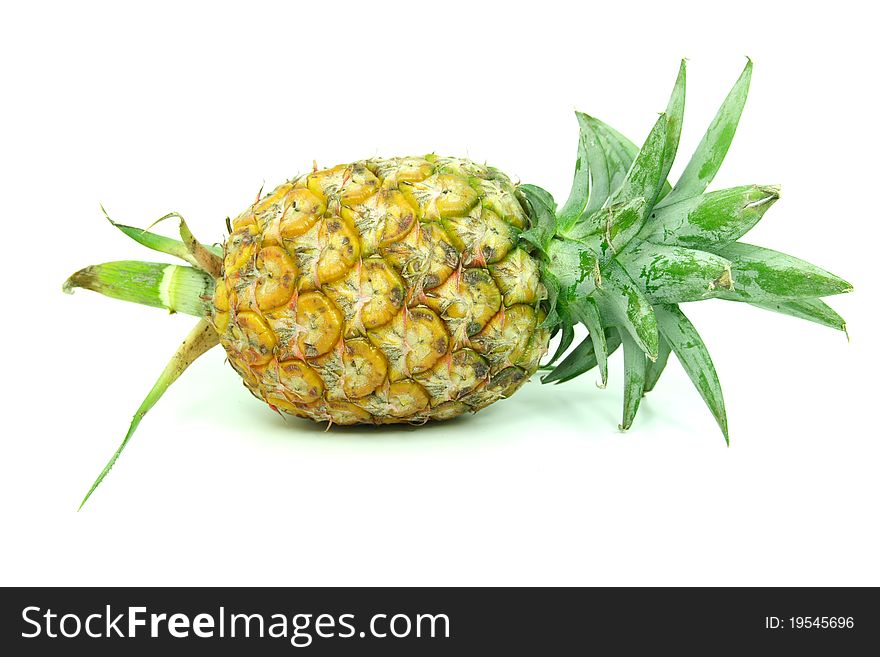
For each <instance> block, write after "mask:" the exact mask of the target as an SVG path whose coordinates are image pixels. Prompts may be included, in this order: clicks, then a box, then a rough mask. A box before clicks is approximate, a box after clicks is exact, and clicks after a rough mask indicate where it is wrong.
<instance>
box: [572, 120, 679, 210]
mask: <svg viewBox="0 0 880 657" xmlns="http://www.w3.org/2000/svg"><path fill="white" fill-rule="evenodd" d="M590 125H591V126H592V128H593V130H594V131H595V132H596V134H597V135H599V142H600V144H601V145H602V147H603V149H605V150H607V151H608V152H609V153H611V154H612V156H609V157H613V158H614V162H615V163H616V166H617V167H618V169H616V171H619V174H618V175H617V180H618V184H617V187H614V188H612V191H616V189H618V188H619V187H620V183H622V182H623V179H624V178H625V177H626V174H627V172H628V171H629V169H630V167H631V166H632V163H633V160H635V159H636V155H638V154H639V147H638V146H636V145H635V144H634V143H633V142H632V141H630V140H629V139H628V138H626V137H625V136H624V135H622V134H620V133H619V132H618V131H617V130H615V129H614V128H612V127H611V126H610V125H608V124H607V123H605V122H603V121H600V120H599V119H595V118H592V117H591V118H590ZM671 190H672V186H671V185H670V184H669V181H668V180H667V181H665V182H664V183H663V187H662V189H661V190H660V195H659V196H658V198H663V197H665V196H666V194H668V193H669V192H670V191H671ZM590 206H592V202H591V203H590ZM598 207H601V206H596V208H594V209H598ZM589 209H590V208H589V207H588V211H589Z"/></svg>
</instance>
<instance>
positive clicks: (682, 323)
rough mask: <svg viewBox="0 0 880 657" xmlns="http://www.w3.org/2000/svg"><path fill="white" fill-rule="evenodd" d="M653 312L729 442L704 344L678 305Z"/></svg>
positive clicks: (721, 402)
mask: <svg viewBox="0 0 880 657" xmlns="http://www.w3.org/2000/svg"><path fill="white" fill-rule="evenodd" d="M655 311H656V313H657V322H658V325H659V327H660V333H661V335H662V336H663V339H664V340H666V341H667V342H669V346H670V347H671V348H672V351H674V352H675V355H676V357H678V360H679V362H680V363H681V365H682V367H683V368H684V371H685V372H687V375H688V376H689V377H690V379H691V382H693V384H694V386H695V387H696V388H697V391H698V392H699V393H700V396H701V397H702V398H703V401H705V402H706V406H708V407H709V410H710V411H711V413H712V415H713V417H714V418H715V421H716V422H718V426H719V427H720V428H721V433H722V434H724V440H725V441H727V442H728V443H730V436H729V433H728V430H727V411H726V410H725V408H724V395H723V394H722V393H721V384H720V383H719V381H718V375H717V374H716V372H715V366H714V365H713V364H712V358H711V357H710V356H709V351H708V350H707V349H706V345H705V344H703V340H702V338H700V335H699V333H697V330H696V329H695V328H694V325H693V324H691V322H690V320H689V319H688V318H687V317H685V315H684V313H683V312H681V310H680V309H679V308H678V307H677V306H672V305H659V306H657V307H656V308H655Z"/></svg>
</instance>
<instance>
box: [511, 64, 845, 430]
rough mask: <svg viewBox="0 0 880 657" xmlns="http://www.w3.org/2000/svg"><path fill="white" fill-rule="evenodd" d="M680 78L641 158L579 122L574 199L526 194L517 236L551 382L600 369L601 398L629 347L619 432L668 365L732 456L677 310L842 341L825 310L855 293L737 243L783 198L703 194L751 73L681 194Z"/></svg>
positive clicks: (712, 383)
mask: <svg viewBox="0 0 880 657" xmlns="http://www.w3.org/2000/svg"><path fill="white" fill-rule="evenodd" d="M685 68H686V66H685V62H684V61H682V63H681V67H680V69H679V73H678V78H677V79H676V82H675V86H674V88H673V90H672V96H671V98H670V99H669V104H668V106H667V108H666V111H665V112H664V113H663V114H661V115H660V117H659V118H658V119H657V122H656V123H655V124H654V127H653V128H652V129H651V132H650V133H649V134H648V137H647V139H646V140H645V142H644V144H643V145H642V147H641V149H639V148H637V147H636V146H635V145H634V144H633V143H632V142H631V141H629V140H628V139H627V138H626V137H624V136H623V135H621V134H620V133H619V132H617V131H616V130H614V129H613V128H611V127H610V126H608V125H606V124H605V123H603V122H602V121H599V120H598V119H595V118H593V117H591V116H588V115H586V114H583V113H580V112H577V113H576V116H577V120H578V124H579V126H580V140H579V142H578V152H577V161H576V163H575V174H574V181H573V183H572V189H571V193H570V195H569V198H568V200H567V201H566V203H565V205H563V206H562V207H561V208H557V206H556V203H555V202H554V200H553V198H552V196H551V195H550V194H549V193H548V192H546V191H545V190H543V189H541V188H540V187H537V186H534V185H522V186H521V187H520V188H519V193H520V194H521V197H522V200H524V201H525V202H526V203H527V204H528V206H529V207H530V209H531V213H530V217H531V225H530V226H529V228H528V230H526V231H525V232H524V233H522V235H521V237H522V239H523V240H526V241H527V242H529V243H530V244H531V245H532V246H533V247H534V250H535V255H536V256H537V257H538V258H539V259H540V260H541V261H542V263H543V265H544V266H543V273H542V280H543V282H544V285H545V286H546V288H547V291H548V297H549V298H548V303H549V312H548V316H547V319H546V322H545V325H546V326H549V327H552V328H553V329H554V333H556V332H558V333H559V334H560V342H559V346H558V348H557V350H556V353H555V354H554V356H553V357H552V358H551V360H550V362H549V363H548V365H547V366H545V368H544V369H545V370H549V371H548V373H547V374H546V375H545V376H544V377H543V379H542V380H543V382H544V383H562V382H563V381H568V380H570V379H572V378H574V377H576V376H579V375H581V374H584V373H585V372H588V371H590V370H592V369H593V368H595V367H598V368H599V372H600V376H601V380H602V385H603V386H604V385H605V384H606V383H607V379H608V356H609V355H610V354H611V353H613V352H614V351H615V350H616V349H617V348H618V347H620V346H622V347H623V358H624V399H623V421H622V422H621V425H620V428H621V429H622V430H623V429H628V428H629V427H630V425H631V424H632V422H633V419H634V418H635V415H636V412H637V411H638V408H639V403H640V400H641V398H642V396H643V394H644V393H645V392H648V391H650V390H651V389H652V388H653V387H654V386H655V385H656V383H657V380H658V379H659V378H660V375H661V374H662V373H663V370H664V368H665V367H666V363H667V360H668V358H669V354H670V353H671V352H674V353H675V355H676V356H677V357H678V359H679V361H680V362H681V364H682V366H683V367H684V370H685V371H686V372H687V374H688V376H689V377H690V379H691V380H692V381H693V383H694V385H695V386H696V388H697V390H698V391H699V393H700V395H701V396H702V397H703V400H704V401H705V402H706V405H707V406H708V407H709V410H710V411H711V412H712V415H713V416H714V417H715V420H716V421H717V422H718V425H719V427H720V428H721V431H722V433H723V434H724V438H725V440H726V441H727V442H728V443H729V434H728V427H727V414H726V411H725V407H724V398H723V396H722V393H721V386H720V384H719V382H718V376H717V374H716V373H715V368H714V366H713V364H712V359H711V358H710V356H709V352H708V351H707V349H706V346H705V345H704V344H703V341H702V339H701V338H700V336H699V334H698V333H697V331H696V329H695V328H694V326H693V324H691V322H690V321H689V320H688V318H687V317H686V316H685V314H684V313H683V312H682V311H681V309H680V308H679V305H678V304H680V303H683V302H687V301H701V300H703V299H711V298H716V299H724V300H727V301H739V302H744V303H749V304H751V305H753V306H757V307H759V308H764V309H766V310H773V311H776V312H780V313H784V314H787V315H792V316H794V317H799V318H801V319H806V320H810V321H813V322H817V323H819V324H823V325H825V326H830V327H831V328H835V329H838V330H841V331H846V325H845V323H844V321H843V319H842V318H841V317H840V316H839V315H838V314H837V313H835V312H834V311H833V310H832V309H831V308H830V307H829V306H828V305H827V304H825V303H824V302H823V301H822V300H821V297H825V296H829V295H833V294H840V293H843V292H850V291H851V290H852V286H851V285H850V284H849V283H847V282H846V281H844V280H842V279H840V278H838V277H837V276H834V275H833V274H830V273H828V272H827V271H824V270H822V269H820V268H819V267H816V266H814V265H811V264H810V263H808V262H804V261H803V260H799V259H797V258H794V257H792V256H789V255H785V254H783V253H779V252H777V251H771V250H770V249H765V248H761V247H758V246H752V245H749V244H744V243H742V242H739V241H737V240H739V238H740V237H742V236H743V235H744V234H745V233H746V232H748V231H749V230H750V229H751V228H752V227H753V226H754V225H755V224H756V223H757V222H758V221H759V220H760V219H761V217H762V216H763V215H764V212H766V211H767V209H768V208H769V207H770V206H771V205H773V203H775V202H776V200H777V199H778V198H779V188H778V187H777V186H769V185H747V186H743V187H734V188H732V189H724V190H720V191H715V192H709V193H706V188H707V187H708V185H709V183H710V182H712V179H713V178H714V177H715V174H716V173H717V172H718V169H719V167H720V166H721V163H722V161H723V160H724V157H725V155H726V154H727V150H728V148H729V147H730V143H731V141H732V140H733V136H734V133H735V132H736V127H737V124H738V122H739V118H740V115H741V113H742V109H743V106H744V105H745V101H746V96H747V94H748V88H749V82H750V80H751V74H752V62H751V61H748V62H747V64H746V67H745V69H744V70H743V72H742V74H741V75H740V77H739V79H738V80H737V81H736V84H734V86H733V89H732V90H731V91H730V93H729V94H728V96H727V98H726V99H725V100H724V102H723V103H722V105H721V108H720V109H719V111H718V114H717V115H716V116H715V118H714V120H713V121H712V123H711V125H710V126H709V129H708V130H707V131H706V134H705V136H704V137H703V139H702V141H701V142H700V144H699V145H698V146H697V149H696V151H695V152H694V154H693V156H692V157H691V160H690V162H689V163H688V165H687V166H686V167H685V169H684V171H683V172H682V174H681V177H680V178H679V180H678V182H677V183H676V184H675V185H674V186H672V185H670V184H669V182H668V181H667V177H668V175H669V171H670V169H671V167H672V163H673V160H674V159H675V154H676V151H677V149H678V142H679V136H680V134H681V127H682V116H683V113H684V99H685ZM576 324H583V325H584V326H585V327H586V329H587V332H588V336H587V337H586V338H585V339H584V340H583V341H582V342H581V343H580V344H578V345H577V346H576V347H575V348H574V349H573V350H572V351H571V352H570V353H569V354H568V355H567V356H566V357H565V358H564V359H563V360H561V362H558V364H556V363H557V361H559V359H560V358H561V356H562V355H563V354H565V352H566V351H567V350H568V348H569V347H570V346H571V345H572V343H573V341H574V326H575V325H576Z"/></svg>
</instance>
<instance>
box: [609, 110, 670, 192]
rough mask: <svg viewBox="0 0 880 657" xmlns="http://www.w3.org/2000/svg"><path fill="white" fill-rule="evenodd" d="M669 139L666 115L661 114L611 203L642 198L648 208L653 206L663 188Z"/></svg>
mask: <svg viewBox="0 0 880 657" xmlns="http://www.w3.org/2000/svg"><path fill="white" fill-rule="evenodd" d="M667 137H668V134H667V119H666V115H665V114H661V115H660V116H659V117H658V118H657V121H656V123H654V127H653V128H651V132H650V133H649V134H648V137H647V139H645V143H644V145H642V148H641V149H640V150H639V154H638V155H637V156H636V159H635V160H634V161H633V164H632V167H630V170H629V172H628V173H627V174H626V179H624V181H623V184H622V185H621V186H620V189H619V190H618V191H617V192H615V194H614V195H613V196H612V198H611V201H610V202H611V203H623V202H626V201H630V200H632V199H635V198H639V197H642V198H644V199H645V200H646V201H647V204H646V206H645V207H646V208H648V207H652V206H653V204H654V201H655V200H656V198H657V194H659V192H660V189H661V187H662V186H663V179H662V178H661V177H660V176H661V174H662V172H663V161H664V157H665V153H666V144H667Z"/></svg>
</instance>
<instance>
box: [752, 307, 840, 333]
mask: <svg viewBox="0 0 880 657" xmlns="http://www.w3.org/2000/svg"><path fill="white" fill-rule="evenodd" d="M750 303H751V305H753V306H755V307H757V308H761V309H763V310H772V311H773V312H777V313H782V314H783V315H790V316H792V317H797V318H798V319H806V320H807V321H810V322H816V324H821V325H822V326H828V327H829V328H833V329H837V330H838V331H843V332H844V333H846V322H845V321H844V320H843V317H841V316H840V315H838V314H837V313H836V312H835V311H834V309H832V308H831V306H829V305H828V304H827V303H825V302H824V301H822V300H821V299H789V300H779V301H768V302H766V303H759V302H754V301H752V302H750Z"/></svg>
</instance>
